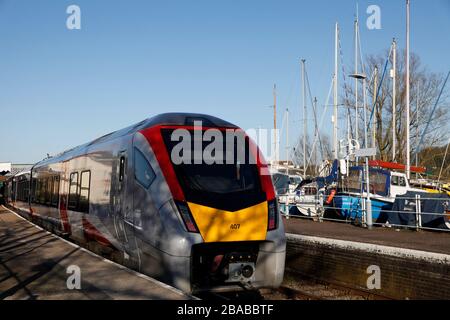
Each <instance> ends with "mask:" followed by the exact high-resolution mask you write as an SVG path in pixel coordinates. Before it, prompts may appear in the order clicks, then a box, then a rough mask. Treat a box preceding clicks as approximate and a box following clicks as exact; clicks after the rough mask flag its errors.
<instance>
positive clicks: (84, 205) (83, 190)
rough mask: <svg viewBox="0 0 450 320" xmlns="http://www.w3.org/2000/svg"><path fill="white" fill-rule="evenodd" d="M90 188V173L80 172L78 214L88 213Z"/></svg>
mask: <svg viewBox="0 0 450 320" xmlns="http://www.w3.org/2000/svg"><path fill="white" fill-rule="evenodd" d="M90 187H91V172H90V171H83V172H81V179H80V199H79V202H78V210H77V211H80V212H84V213H89V191H90Z"/></svg>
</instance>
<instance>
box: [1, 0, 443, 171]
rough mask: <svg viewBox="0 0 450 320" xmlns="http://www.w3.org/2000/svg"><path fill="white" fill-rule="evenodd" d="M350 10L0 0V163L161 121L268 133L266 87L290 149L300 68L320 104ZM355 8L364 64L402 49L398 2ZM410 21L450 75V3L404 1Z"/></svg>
mask: <svg viewBox="0 0 450 320" xmlns="http://www.w3.org/2000/svg"><path fill="white" fill-rule="evenodd" d="M71 4H76V5H79V6H80V8H81V12H82V17H81V19H82V29H81V30H68V29H67V28H66V19H67V17H68V15H67V14H66V8H67V7H68V6H69V5H71ZM370 4H376V5H378V6H380V8H381V14H382V15H381V19H382V20H381V21H382V29H381V30H368V29H367V28H366V27H365V21H366V19H367V16H368V15H367V14H366V13H365V11H366V8H367V6H368V5H370ZM355 6H356V2H355V1H350V0H342V1H331V0H330V1H326V0H316V1H308V2H306V1H284V0H280V1H264V0H257V1H250V0H248V1H225V0H221V1H211V0H210V1H203V0H200V1H138V0H130V1H121V0H120V1H119V0H117V1H106V0H71V1H65V0H40V1H29V0H28V1H24V0H3V1H2V0H0V48H1V50H0V111H1V115H2V125H1V126H0V136H1V137H2V138H3V140H2V147H1V148H0V162H1V161H12V162H16V163H31V162H35V161H38V160H40V159H42V158H43V157H44V156H45V154H46V153H50V154H55V153H58V152H60V151H63V150H65V149H67V148H70V147H72V146H75V145H79V144H82V143H84V142H87V141H89V140H92V139H94V138H96V137H98V136H100V135H102V134H105V133H108V132H111V131H114V130H117V129H120V128H123V127H125V126H128V125H130V124H133V123H135V122H138V121H140V120H142V119H145V118H148V117H150V116H152V115H155V114H158V113H162V112H168V111H186V112H202V113H208V114H212V115H215V116H218V117H221V118H224V119H226V120H228V121H231V122H234V123H236V124H237V125H239V126H241V127H243V128H245V129H247V128H257V127H262V128H270V127H271V126H272V121H273V120H272V110H271V109H270V108H269V107H268V106H270V105H272V86H273V84H274V83H277V87H278V91H279V99H278V101H279V109H280V112H279V114H278V117H279V119H280V118H281V117H282V116H283V112H284V109H286V108H287V107H289V109H290V119H291V121H290V127H291V131H290V136H291V140H292V139H294V138H295V137H296V136H298V135H299V133H300V131H301V130H302V128H301V126H300V125H301V123H300V118H301V113H300V65H299V59H300V58H305V59H306V60H307V69H308V73H309V77H310V83H311V89H312V91H313V95H315V96H317V97H318V100H319V104H322V105H323V104H324V102H325V99H326V95H327V93H328V90H329V86H330V81H331V76H332V73H333V61H334V57H333V54H334V53H333V48H334V42H333V41H334V23H335V22H336V21H338V22H339V23H340V25H341V32H342V44H343V50H344V51H343V52H344V60H345V61H346V62H347V63H348V64H351V63H352V60H353V56H352V55H353V53H352V52H353V49H352V47H353V43H352V41H353V34H352V30H353V18H354V12H355ZM359 7H360V19H361V40H362V50H363V54H365V55H367V54H371V53H380V52H382V51H384V50H385V49H386V48H388V47H389V45H390V42H391V40H392V38H393V37H396V38H398V43H399V46H400V47H404V43H405V40H404V32H405V11H404V8H405V1H404V0H394V1H392V0H390V1H381V0H378V1H359ZM411 18H412V30H411V31H412V38H411V48H412V51H414V52H415V53H417V54H419V55H420V56H421V58H422V61H423V63H424V64H425V65H426V66H427V67H428V68H429V69H430V70H432V71H435V72H441V73H445V72H447V71H448V70H450V60H449V52H450V1H448V0H433V1H425V0H412V9H411ZM322 109H323V107H320V110H322ZM279 125H280V123H279ZM311 127H312V125H311ZM324 127H327V128H329V120H326V126H324ZM282 148H283V145H282Z"/></svg>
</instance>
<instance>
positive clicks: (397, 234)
mask: <svg viewBox="0 0 450 320" xmlns="http://www.w3.org/2000/svg"><path fill="white" fill-rule="evenodd" d="M283 221H284V226H285V230H286V233H292V234H300V235H305V236H315V237H323V238H330V239H339V240H347V241H355V242H364V243H371V244H377V245H383V246H390V247H399V248H406V249H413V250H420V251H427V252H436V253H444V254H450V232H449V233H447V232H434V231H414V230H406V229H401V230H399V231H397V230H396V229H395V228H383V227H374V228H373V229H372V230H368V229H365V228H362V227H360V226H355V225H352V224H347V223H340V222H331V221H324V222H316V221H312V220H309V219H302V218H293V217H291V218H290V219H289V220H286V219H285V218H283Z"/></svg>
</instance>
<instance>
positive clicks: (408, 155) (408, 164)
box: [406, 0, 411, 179]
mask: <svg viewBox="0 0 450 320" xmlns="http://www.w3.org/2000/svg"><path fill="white" fill-rule="evenodd" d="M409 28H410V0H406V177H407V178H408V179H410V178H411V152H410V149H411V146H410V141H409V140H410V132H409V130H410V128H409V126H410V119H409V117H410V115H409V109H410V105H409V103H410V92H409V89H410V88H409V87H410V84H409V68H410V61H409V60H410V59H409V46H410V41H409V37H410V34H409Z"/></svg>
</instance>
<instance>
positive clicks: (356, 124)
mask: <svg viewBox="0 0 450 320" xmlns="http://www.w3.org/2000/svg"><path fill="white" fill-rule="evenodd" d="M358 19H359V18H358V5H356V18H355V75H357V74H358V37H359V35H358V32H359V21H358ZM358 81H359V80H358V78H356V77H355V137H356V141H358V142H359V132H358V122H359V118H358Z"/></svg>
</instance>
